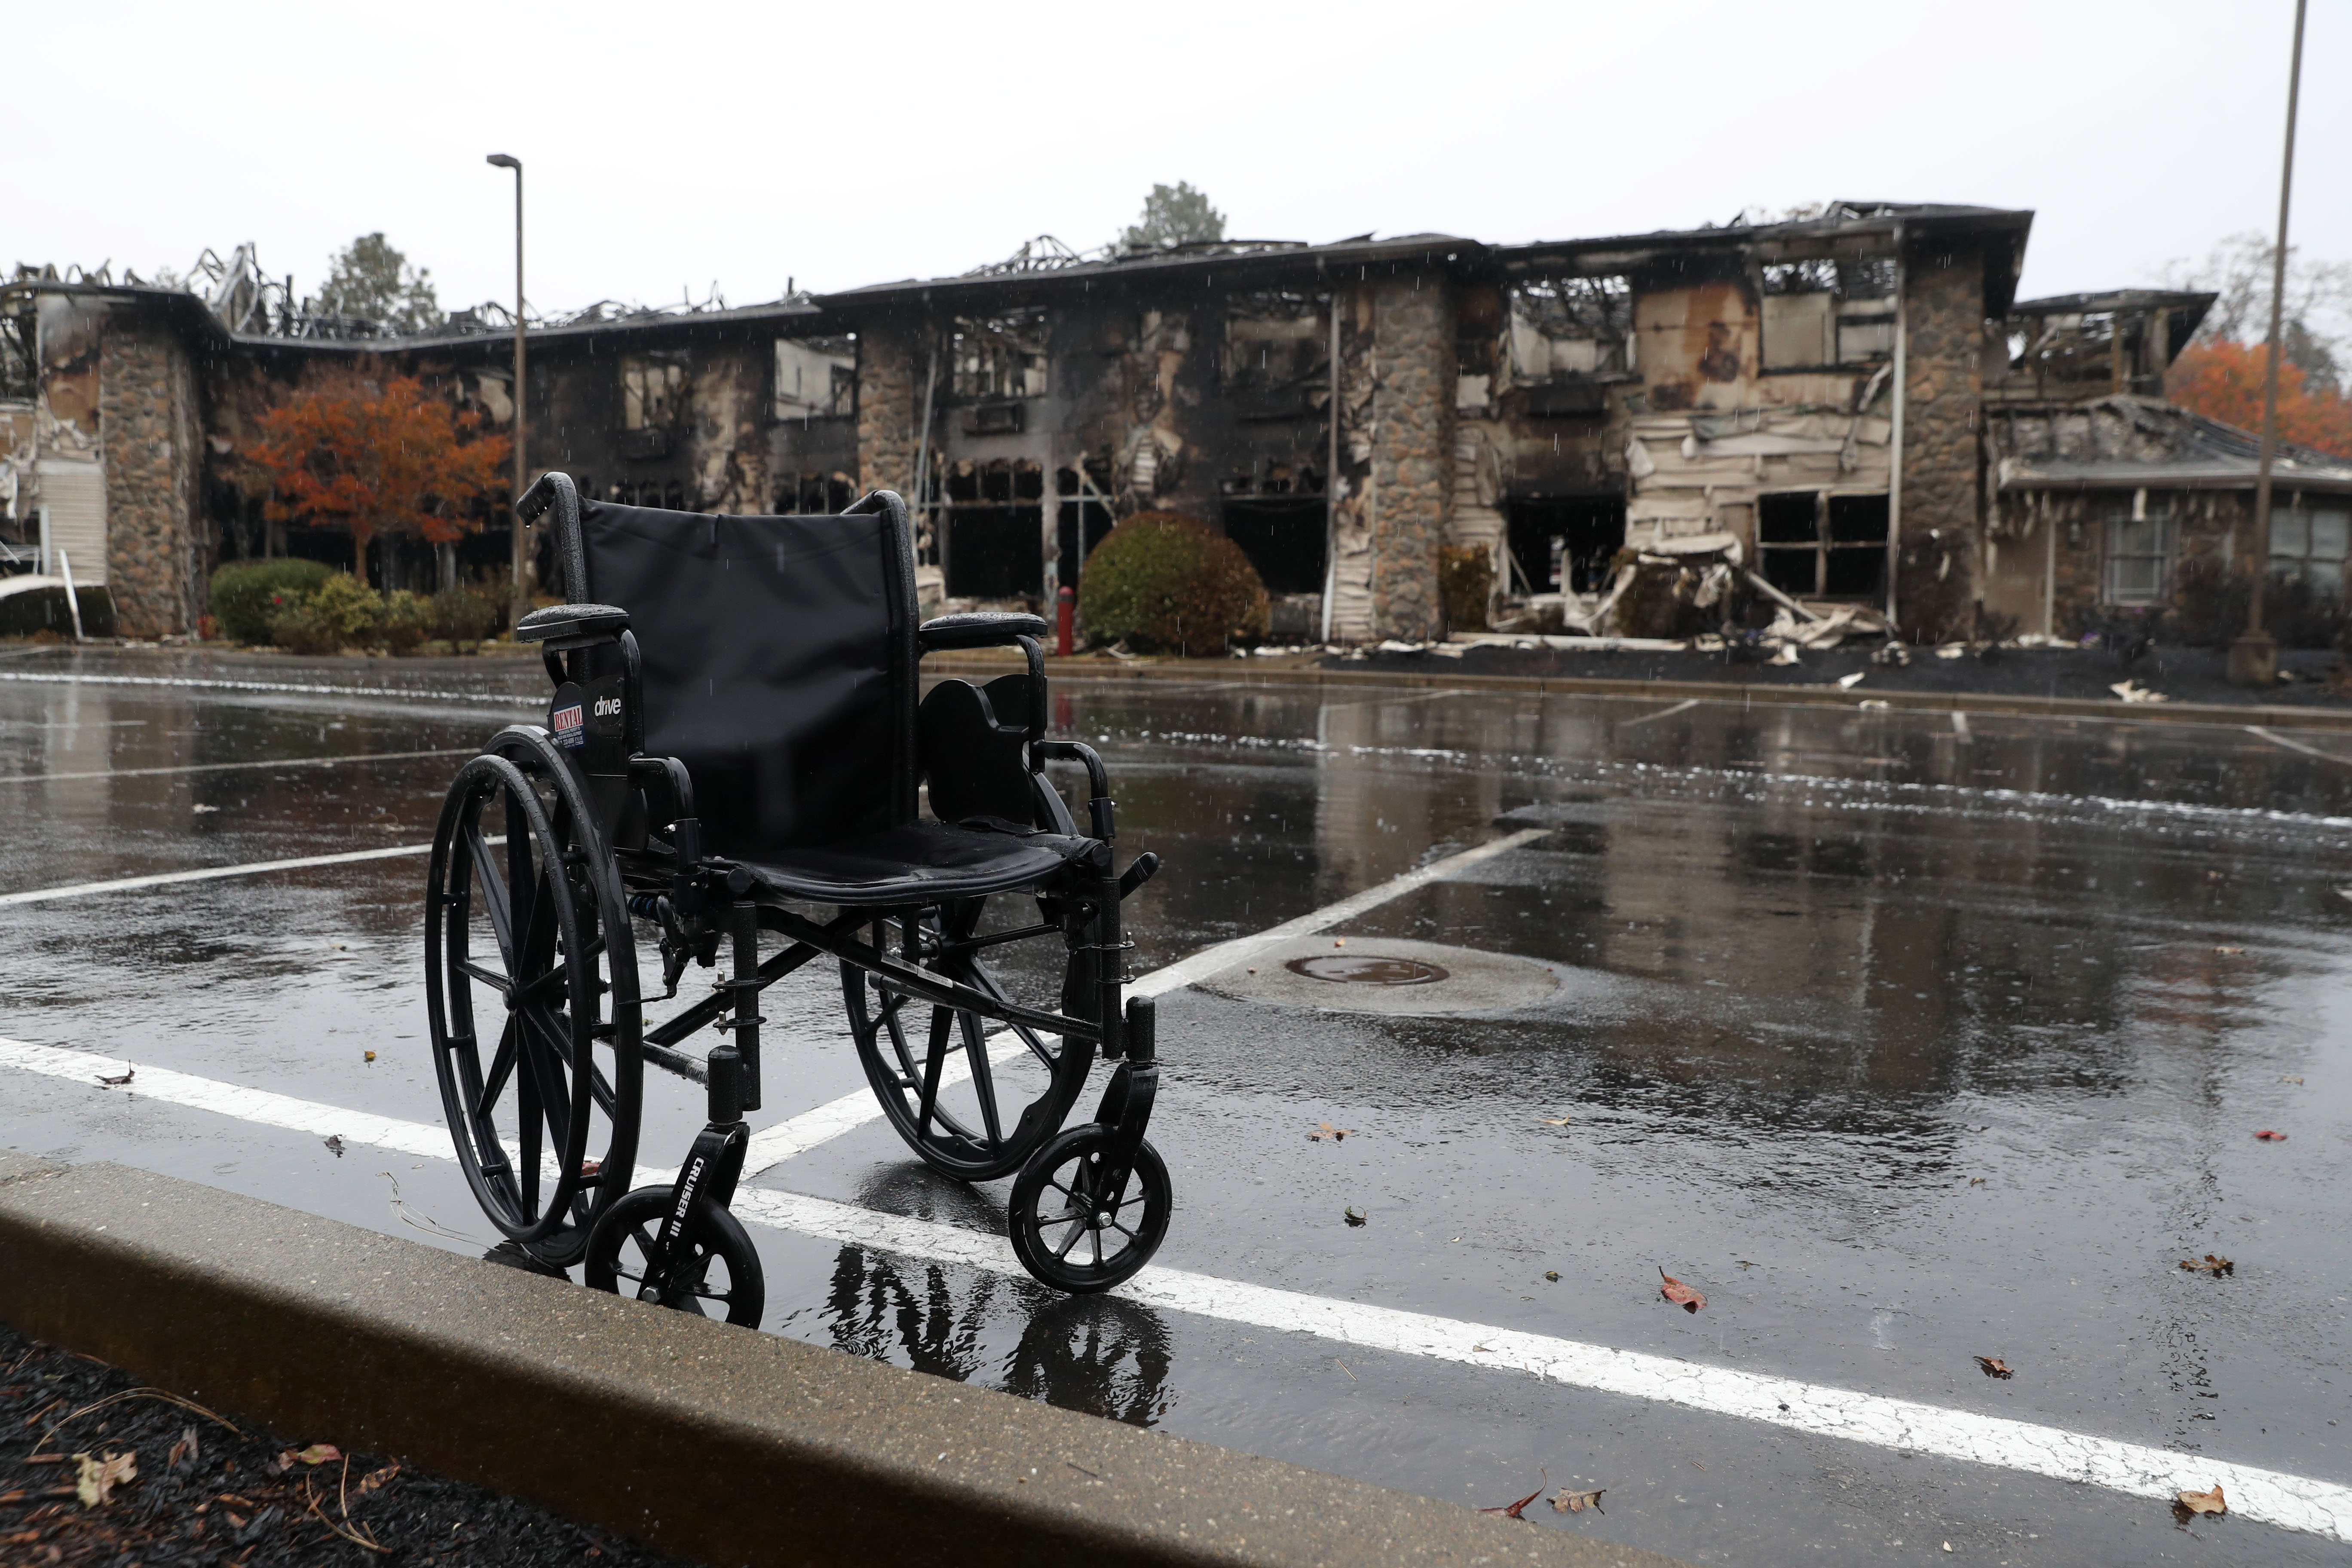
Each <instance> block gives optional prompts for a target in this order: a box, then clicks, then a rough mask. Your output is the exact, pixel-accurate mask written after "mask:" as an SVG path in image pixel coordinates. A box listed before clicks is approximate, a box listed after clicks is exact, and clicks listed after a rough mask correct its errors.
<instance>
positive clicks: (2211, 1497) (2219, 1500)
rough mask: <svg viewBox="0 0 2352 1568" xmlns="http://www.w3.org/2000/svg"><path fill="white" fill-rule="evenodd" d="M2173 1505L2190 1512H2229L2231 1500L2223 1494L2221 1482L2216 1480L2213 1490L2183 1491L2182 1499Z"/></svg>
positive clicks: (2182, 1510)
mask: <svg viewBox="0 0 2352 1568" xmlns="http://www.w3.org/2000/svg"><path fill="white" fill-rule="evenodd" d="M2172 1506H2173V1507H2175V1508H2177V1509H2179V1510H2180V1511H2181V1512H2183V1513H2188V1514H2200V1513H2227V1512H2229V1511H2230V1500H2229V1499H2227V1498H2225V1497H2223V1496H2222V1495H2221V1482H2219V1481H2215V1482H2214V1483H2213V1489H2212V1490H2211V1491H2210V1492H2182V1493H2181V1494H2180V1500H2179V1501H2178V1502H2176V1503H2174V1504H2173V1505H2172Z"/></svg>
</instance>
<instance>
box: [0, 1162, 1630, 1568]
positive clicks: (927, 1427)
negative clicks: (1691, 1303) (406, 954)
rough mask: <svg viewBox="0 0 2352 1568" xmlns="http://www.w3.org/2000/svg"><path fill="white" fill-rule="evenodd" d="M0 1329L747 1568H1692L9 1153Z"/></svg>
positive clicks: (678, 1550) (249, 1206)
mask: <svg viewBox="0 0 2352 1568" xmlns="http://www.w3.org/2000/svg"><path fill="white" fill-rule="evenodd" d="M0 1319H5V1321H7V1322H9V1323H10V1324H12V1325H13V1326H15V1327H16V1328H17V1329H19V1330H21V1331H24V1332H26V1333H29V1334H33V1335H36V1336H37V1337H39V1338H42V1339H45V1340H47V1341H49V1342H53V1343H56V1344H60V1345H64V1346H66V1347H68V1349H72V1350H78V1351H80V1352H84V1353H86V1354H89V1355H94V1356H98V1357H100V1358H101V1359H103V1360H106V1361H109V1362H111V1363H114V1364H116V1365H118V1366H121V1367H123V1368H125V1369H127V1370H129V1371H131V1372H133V1373H137V1374H138V1375H140V1376H142V1377H144V1378H147V1379H149V1380H151V1381H152V1382H153V1383H155V1384H160V1385H162V1386H164V1387H168V1388H172V1389H174V1390H179V1391H183V1392H184V1393H186V1394H189V1395H190V1396H191V1397H194V1398H195V1399H198V1400H200V1401H203V1402H204V1403H205V1404H207V1405H212V1406H214V1407H215V1408H217V1409H220V1410H222V1411H223V1412H224V1413H225V1414H234V1415H244V1416H247V1417H250V1418H253V1419H255V1420H257V1421H261V1422H266V1423H267V1424H268V1425H269V1426H272V1427H274V1428H276V1429H277V1430H278V1431H279V1432H281V1433H284V1434H287V1435H289V1436H300V1437H302V1438H305V1439H307V1438H310V1437H318V1438H320V1439H322V1440H332V1441H335V1442H337V1443H340V1444H341V1445H342V1446H344V1447H355V1448H371V1449H377V1450H383V1451H387V1452H391V1453H394V1454H397V1455H400V1456H402V1457H404V1458H409V1459H413V1460H415V1461H416V1462H419V1463H422V1464H425V1465H427V1466H430V1467H432V1468H436V1469H438V1470H440V1471H442V1472H444V1473H445V1474H448V1475H451V1476H456V1477H458V1478H460V1479H466V1480H470V1481H474V1482H477V1483H478V1484H480V1485H483V1486H487V1487H490V1488H494V1489H498V1490H500V1491H503V1492H507V1493H509V1494H511V1495H513V1496H516V1497H519V1498H521V1499H524V1500H528V1501H530V1502H534V1503H537V1504H540V1505H541V1506H542V1507H546V1508H549V1509H552V1510H556V1511H558V1512H561V1513H563V1514H566V1515H569V1516H570V1517H572V1518H574V1519H579V1520H584V1521H590V1522H593V1523H595V1524H598V1525H601V1526H603V1527H604V1528H606V1529H609V1530H612V1531H615V1532H617V1533H620V1534H623V1535H626V1536H628V1537H630V1538H632V1539H634V1540H636V1541H640V1542H644V1543H645V1544H646V1545H647V1546H650V1547H652V1548H654V1549H655V1550H656V1551H660V1552H667V1553H670V1554H672V1555H675V1556H678V1557H683V1558H687V1559H689V1560H692V1561H697V1562H701V1563H712V1564H725V1565H729V1568H731V1565H733V1564H737V1563H745V1564H751V1563H759V1564H766V1563H777V1564H782V1563H845V1564H846V1563H872V1562H875V1561H877V1560H878V1559H881V1558H883V1557H886V1556H887V1558H888V1559H889V1560H891V1561H892V1562H894V1563H906V1564H909V1565H912V1564H930V1563H936V1564H940V1568H950V1565H952V1568H979V1565H982V1564H994V1563H1003V1564H1015V1563H1037V1562H1046V1561H1055V1562H1081V1561H1082V1562H1085V1563H1089V1564H1125V1563H1137V1564H1143V1563H1151V1564H1171V1565H1172V1564H1194V1563H1203V1564H1205V1563H1264V1564H1267V1565H1269V1568H1273V1565H1281V1568H1293V1565H1307V1564H1316V1565H1321V1564H1330V1565H1332V1568H1339V1565H1341V1564H1347V1565H1351V1568H1352V1565H1359V1564H1366V1563H1416V1564H1420V1563H1427V1564H1433V1565H1454V1564H1460V1565H1463V1568H1468V1565H1470V1564H1475V1563H1506V1562H1509V1563H1539V1564H1540V1563H1559V1564H1574V1565H1577V1568H1603V1565H1607V1568H1676V1564H1675V1562H1674V1560H1672V1559H1669V1558H1665V1557H1660V1556H1657V1555H1655V1554H1654V1553H1651V1552H1643V1551H1639V1550H1636V1549H1633V1548H1631V1547H1624V1546H1619V1545H1616V1544H1614V1543H1612V1542H1602V1541H1595V1540H1591V1539H1589V1538H1586V1537H1582V1536H1578V1535H1572V1534H1569V1533H1566V1532H1564V1531H1557V1530H1549V1529H1543V1528H1538V1527H1533V1526H1529V1525H1527V1524H1522V1523H1517V1522H1513V1521H1507V1520H1501V1519H1498V1518H1496V1517H1493V1516H1488V1515H1481V1514H1479V1513H1477V1512H1475V1511H1473V1510H1467V1509H1465V1508H1461V1507H1458V1506H1456V1505H1454V1504H1452V1503H1444V1502H1437V1501H1433V1500H1430V1499H1426V1498H1420V1497H1414V1496H1412V1495H1410V1494H1407V1493H1403V1492H1397V1491H1391V1490H1388V1489H1384V1488H1381V1487H1376V1486H1372V1485H1370V1484H1367V1483H1365V1482H1361V1481H1352V1480H1347V1479H1342V1478H1339V1477H1336V1476H1328V1475H1324V1474H1321V1473H1319V1472H1318V1471H1314V1470H1307V1469H1302V1468H1298V1467H1297V1466H1294V1465H1287V1464H1284V1463H1282V1462H1280V1461H1278V1460H1274V1459H1268V1458H1260V1457H1258V1456H1255V1455H1251V1454H1244V1453H1238V1452H1235V1451H1234V1450H1232V1449H1226V1448H1219V1447H1213V1446H1212V1445H1209V1444H1206V1443H1198V1442H1192V1441H1190V1440H1188V1439H1185V1438H1181V1437H1171V1436H1160V1435H1157V1434H1154V1433H1151V1432H1147V1431H1143V1430H1140V1429H1139V1428H1136V1427H1131V1426H1123V1425H1120V1424H1118V1423H1117V1422H1112V1421H1105V1420H1099V1419H1096V1418H1094V1417H1091V1416H1086V1415H1075V1414H1072V1413H1070V1412H1067V1411H1063V1410H1056V1409H1054V1408H1051V1407H1050V1406H1046V1405H1036V1404H1032V1403H1030V1402H1028V1401H1026V1400H1022V1399H1016V1398H1013V1397H1012V1396H1011V1395H1008V1394H996V1393H992V1392H990V1391H988V1390H985V1389H980V1388H974V1387H970V1386H968V1385H965V1384H957V1383H952V1382H949V1381H947V1380H945V1379H941V1378H936V1377H929V1376H924V1375H921V1374H919V1373H911V1372H906V1371H902V1370H900V1369H898V1368H896V1367H890V1366H886V1365H882V1364H880V1363H874V1362H868V1361H864V1360H861V1359H859V1358H856V1357H854V1356H849V1355H843V1354H838V1353H835V1352H830V1351H825V1350H820V1349H817V1348H816V1347H814V1346H812V1345H806V1344H803V1343H800V1342H797V1341H793V1340H783V1339H777V1338H773V1337H772V1336H769V1335H765V1334H757V1333H747V1332H745V1331H741V1330H739V1329H731V1328H729V1327H727V1326H726V1325H724V1324H721V1323H713V1322H707V1321H703V1320H700V1319H698V1318H690V1317H687V1316H685V1315H683V1314H680V1313H677V1312H669V1311H664V1310H660V1309H657V1308H654V1307H649V1306H646V1305H644V1304H642V1303H639V1302H636V1301H625V1300H619V1299H618V1298H615V1297H612V1296H604V1295H600V1294H598V1293H596V1292H593V1291H590V1290H585V1289H580V1288H579V1287H577V1286H572V1285H567V1284H564V1283H562V1281H559V1280H552V1279H541V1278H539V1277H536V1276H533V1275H530V1274H526V1273H522V1272H520V1271H518V1270H515V1269H510V1268H499V1267H498V1266H496V1265H494V1264H488V1263H483V1262H479V1261H477V1260H475V1259H471V1258H460V1257H457V1256H455V1255H452V1254H450V1253H446V1252H442V1251H439V1250H436V1249H435V1248H432V1247H425V1246H423V1245H421V1244H418V1243H415V1242H410V1241H405V1240H402V1239H401V1238H399V1237H387V1236H380V1235H377V1234H376V1233H374V1232H373V1231H366V1230H361V1229H359V1228H357V1227H355V1226H347V1225H342V1224H340V1223H338V1222H336V1221H333V1220H327V1219H321V1218H319V1217H317V1216H315V1215H306V1214H301V1213H299V1212H297V1211H295V1210H291V1209H286V1208H281V1207H279V1206H278V1205H273V1204H267V1203H263V1202H260V1201H258V1200H257V1199H253V1198H247V1197H242V1196H238V1195H236V1194H229V1193H223V1192H218V1191H215V1190H213V1189H211V1188H208V1187H202V1186H198V1185H196V1184H194V1183H190V1182H184V1181H179V1180H176V1179H174V1178H172V1177H167V1176H158V1175H153V1174H150V1173H146V1172H143V1171H137V1170H132V1169H130V1168H128V1167H125V1166H121V1165H112V1164H89V1165H79V1166H63V1165H58V1164H56V1163H48V1162H43V1161H39V1160H36V1159H31V1158H27V1157H26V1156H24V1155H21V1154H11V1153H7V1152H0ZM1537 1506H1538V1507H1540V1506H1542V1505H1541V1504H1540V1503H1538V1505H1537Z"/></svg>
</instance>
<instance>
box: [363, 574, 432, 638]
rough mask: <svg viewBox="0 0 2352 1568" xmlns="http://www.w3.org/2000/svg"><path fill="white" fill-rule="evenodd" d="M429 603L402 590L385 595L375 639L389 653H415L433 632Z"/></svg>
mask: <svg viewBox="0 0 2352 1568" xmlns="http://www.w3.org/2000/svg"><path fill="white" fill-rule="evenodd" d="M432 611H433V602H432V600H430V599H420V598H418V597H417V596H416V595H414V594H412V593H410V592H409V591H408V590H407V589H405V588H395V589H394V590H393V591H392V592H391V593H389V594H387V595H384V598H383V616H382V618H381V619H379V620H378V621H377V623H376V636H377V637H378V638H380V639H381V640H382V641H383V646H384V648H385V650H386V651H388V652H391V653H396V654H406V653H415V651H416V650H417V648H418V647H420V646H422V645H423V643H424V641H425V636H426V634H427V633H428V632H429V631H430V630H431V629H432V628H431V626H430V619H431V616H432Z"/></svg>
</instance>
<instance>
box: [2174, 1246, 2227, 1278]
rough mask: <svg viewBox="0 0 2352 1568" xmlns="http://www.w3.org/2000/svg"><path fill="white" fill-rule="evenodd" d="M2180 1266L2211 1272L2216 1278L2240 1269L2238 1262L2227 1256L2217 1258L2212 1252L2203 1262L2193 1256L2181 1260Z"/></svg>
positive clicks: (2205, 1272) (2199, 1271)
mask: <svg viewBox="0 0 2352 1568" xmlns="http://www.w3.org/2000/svg"><path fill="white" fill-rule="evenodd" d="M2180 1267H2182V1268H2188V1269H2192V1270H2194V1271H2195V1272H2197V1273H2200V1274H2210V1275H2211V1276H2213V1278H2214V1279H2220V1278H2221V1276H2222V1275H2224V1274H2235V1273H2236V1272H2237V1271H2238V1266H2237V1265H2236V1264H2234V1263H2232V1262H2231V1261H2230V1260H2229V1259H2228V1258H2216V1257H2214V1256H2213V1255H2212V1254H2211V1253H2210V1252H2209V1253H2207V1254H2206V1255H2205V1261H2203V1262H2202V1263H2200V1262H2197V1261H2196V1260H2195V1259H2193V1258H2182V1259H2181V1260H2180Z"/></svg>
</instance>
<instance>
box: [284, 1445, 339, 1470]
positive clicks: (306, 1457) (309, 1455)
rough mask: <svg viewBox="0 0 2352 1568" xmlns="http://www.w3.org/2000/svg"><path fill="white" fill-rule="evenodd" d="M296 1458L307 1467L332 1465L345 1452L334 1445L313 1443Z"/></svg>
mask: <svg viewBox="0 0 2352 1568" xmlns="http://www.w3.org/2000/svg"><path fill="white" fill-rule="evenodd" d="M294 1457H295V1458H298V1459H299V1460H301V1461H302V1462H303V1463H304V1464H306V1465H331V1464H333V1463H334V1462H335V1461H336V1460H337V1459H340V1458H342V1457H343V1451H342V1450H341V1448H338V1447H335V1446H334V1445H333V1444H332V1443H313V1444H311V1445H310V1447H307V1448H305V1449H303V1450H302V1451H301V1452H300V1453H299V1454H297V1455H295V1456H294Z"/></svg>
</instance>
